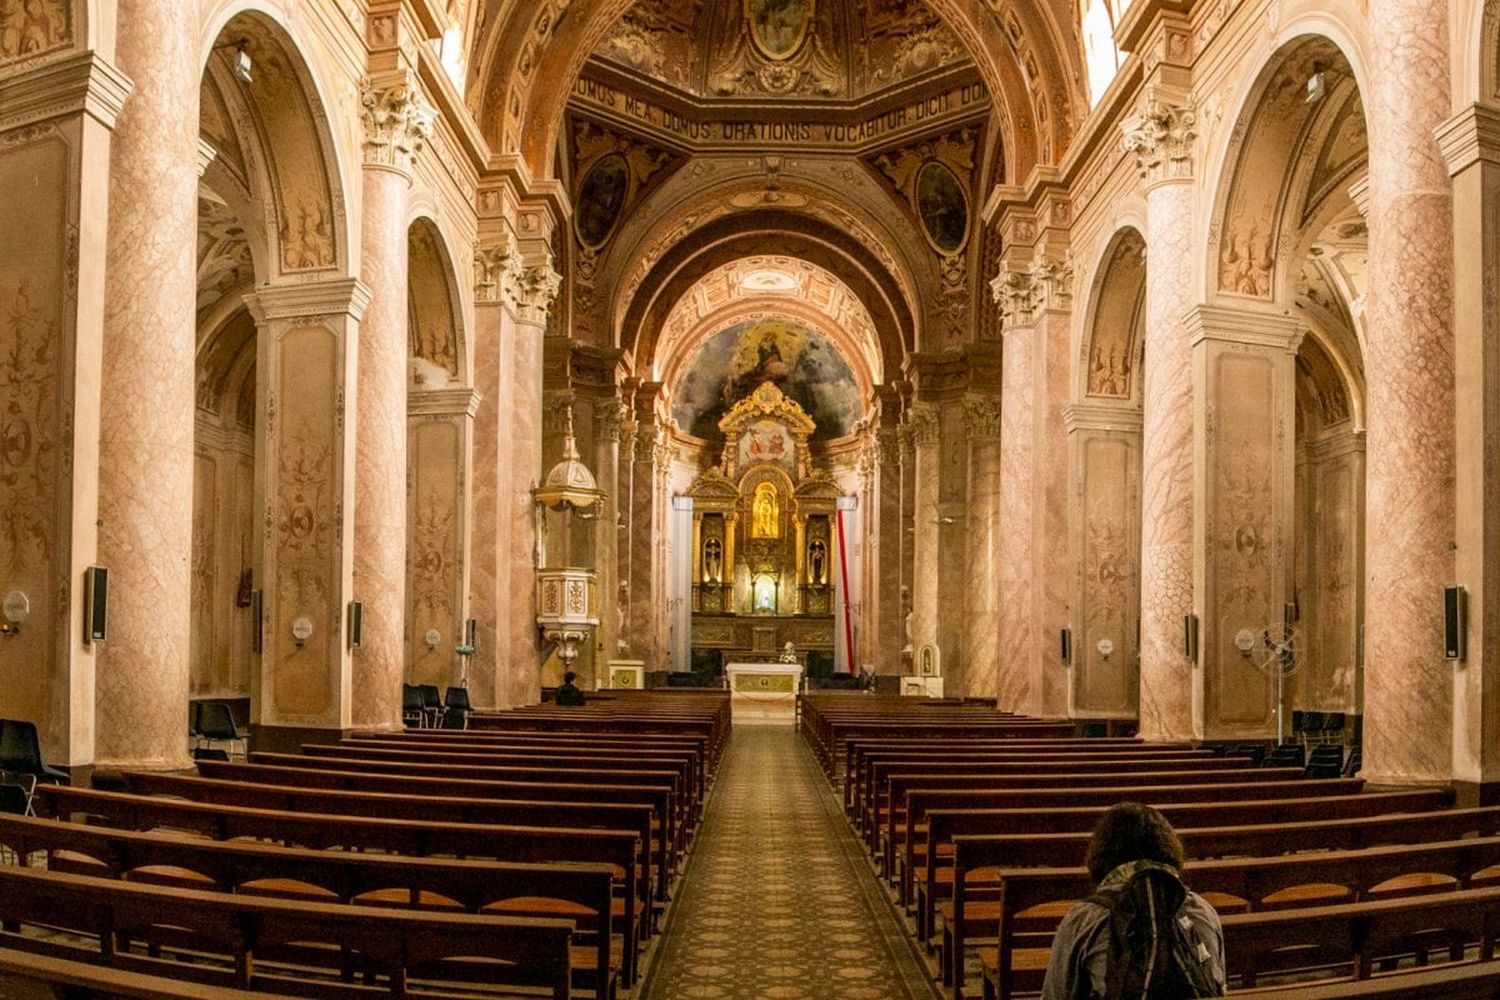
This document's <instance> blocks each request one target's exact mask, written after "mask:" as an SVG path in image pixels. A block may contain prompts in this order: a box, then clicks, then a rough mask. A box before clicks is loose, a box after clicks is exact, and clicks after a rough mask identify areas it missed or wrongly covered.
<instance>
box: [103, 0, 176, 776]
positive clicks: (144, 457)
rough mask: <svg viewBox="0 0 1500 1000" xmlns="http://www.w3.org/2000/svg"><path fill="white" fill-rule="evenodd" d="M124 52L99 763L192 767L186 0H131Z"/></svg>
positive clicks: (109, 298) (122, 35)
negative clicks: (127, 81)
mask: <svg viewBox="0 0 1500 1000" xmlns="http://www.w3.org/2000/svg"><path fill="white" fill-rule="evenodd" d="M116 30H117V32H118V34H117V37H116V58H117V60H118V63H119V66H120V69H121V70H123V71H124V72H125V73H126V74H127V75H128V76H129V77H130V78H131V80H132V81H134V84H135V89H134V92H133V93H132V94H131V96H130V98H129V99H128V100H127V101H126V103H125V107H124V110H123V112H122V113H121V114H120V118H119V121H118V123H117V124H116V126H115V133H114V142H113V148H112V149H111V152H110V178H109V188H110V192H111V197H110V199H109V202H110V203H109V238H108V250H107V253H106V256H105V264H104V266H105V268H106V272H107V274H106V278H105V296H106V298H105V313H104V336H103V354H104V370H103V383H102V386H101V388H100V396H99V411H100V434H99V561H100V563H101V564H103V565H104V566H107V567H108V568H109V569H110V570H111V580H110V588H109V591H110V593H109V598H110V600H109V639H108V641H107V642H106V643H105V644H103V645H102V646H100V647H99V653H98V660H97V666H96V675H95V676H96V687H95V695H96V698H95V705H96V725H97V730H96V733H97V741H96V744H95V763H97V764H108V765H137V766H147V767H180V766H182V765H184V764H185V763H186V761H187V733H186V726H185V718H186V717H185V715H184V712H185V711H186V706H187V697H188V655H189V631H190V608H191V594H190V589H189V573H188V562H189V554H190V552H191V549H192V517H193V413H194V409H193V402H194V393H193V385H194V363H195V356H196V351H195V349H196V340H195V332H196V331H195V329H194V311H195V308H196V304H197V303H196V296H197V272H196V260H195V255H194V250H195V247H196V246H197V226H198V218H197V205H198V201H197V198H198V87H199V80H198V51H197V49H198V34H197V30H196V25H195V23H194V22H193V21H192V20H191V19H185V18H183V16H182V11H181V9H180V5H178V4H176V3H172V2H168V0H123V2H122V3H121V5H120V12H119V17H118V19H117V23H116Z"/></svg>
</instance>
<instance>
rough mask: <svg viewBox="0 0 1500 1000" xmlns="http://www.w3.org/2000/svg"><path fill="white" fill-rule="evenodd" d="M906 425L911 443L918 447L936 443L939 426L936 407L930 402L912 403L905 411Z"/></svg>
mask: <svg viewBox="0 0 1500 1000" xmlns="http://www.w3.org/2000/svg"><path fill="white" fill-rule="evenodd" d="M906 427H907V430H908V432H909V433H910V434H911V440H912V443H913V444H915V445H917V446H918V447H920V446H922V445H925V444H937V440H938V434H939V432H940V428H941V424H940V421H939V418H938V409H937V407H936V406H933V405H932V404H931V403H913V404H912V405H911V408H910V409H908V410H907V411H906Z"/></svg>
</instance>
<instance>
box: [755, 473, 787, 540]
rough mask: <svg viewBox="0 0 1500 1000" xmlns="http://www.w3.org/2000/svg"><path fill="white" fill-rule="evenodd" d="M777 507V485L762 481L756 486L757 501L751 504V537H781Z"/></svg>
mask: <svg viewBox="0 0 1500 1000" xmlns="http://www.w3.org/2000/svg"><path fill="white" fill-rule="evenodd" d="M776 508H777V504H776V487H774V486H772V485H771V484H770V483H761V484H760V485H759V486H757V487H756V488H755V501H754V503H753V504H752V505H751V511H750V513H751V522H750V537H752V538H778V537H780V535H781V525H780V523H779V518H778V516H777V515H778V512H777V509H776Z"/></svg>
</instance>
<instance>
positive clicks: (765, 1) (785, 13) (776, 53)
mask: <svg viewBox="0 0 1500 1000" xmlns="http://www.w3.org/2000/svg"><path fill="white" fill-rule="evenodd" d="M813 3H814V0H745V19H746V20H747V21H749V22H750V37H751V39H753V40H754V42H755V47H756V48H757V49H759V50H760V53H761V55H763V56H765V57H766V58H767V59H790V58H791V57H792V56H794V55H796V54H797V50H798V49H800V48H802V42H803V40H804V39H806V38H807V31H808V28H809V27H810V26H811V25H812V19H813Z"/></svg>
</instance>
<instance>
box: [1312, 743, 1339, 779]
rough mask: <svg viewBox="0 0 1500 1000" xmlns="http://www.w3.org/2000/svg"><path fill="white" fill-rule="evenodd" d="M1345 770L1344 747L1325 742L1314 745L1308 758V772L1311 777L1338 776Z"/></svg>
mask: <svg viewBox="0 0 1500 1000" xmlns="http://www.w3.org/2000/svg"><path fill="white" fill-rule="evenodd" d="M1343 770H1344V748H1343V747H1341V746H1333V745H1332V744H1324V745H1323V746H1318V747H1313V752H1312V756H1311V757H1309V758H1308V759H1307V769H1306V774H1307V776H1308V777H1309V778H1337V777H1338V776H1339V775H1340V774H1341V773H1343Z"/></svg>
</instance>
